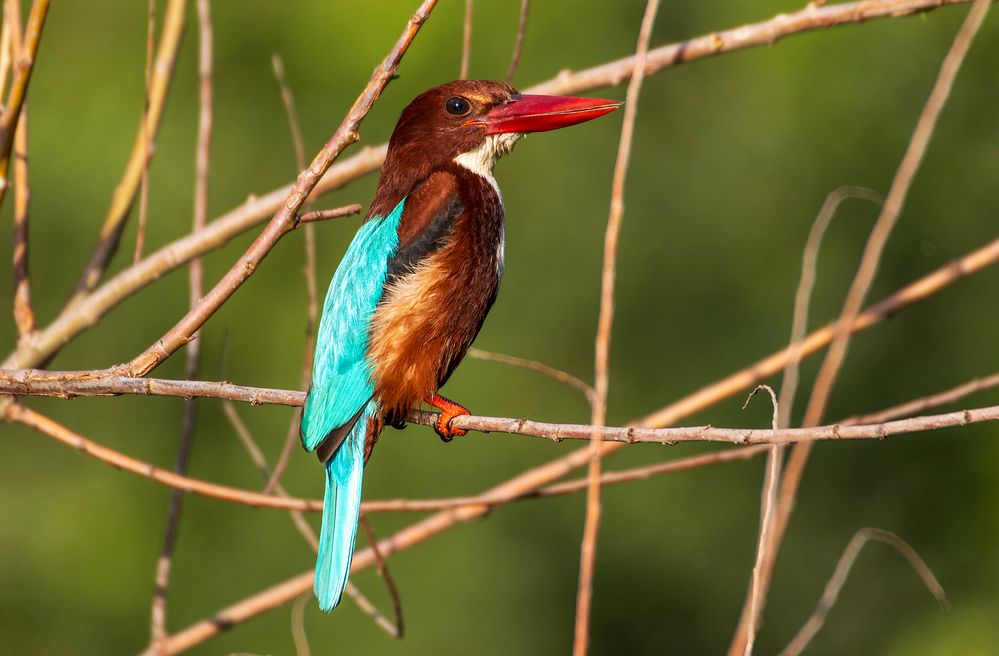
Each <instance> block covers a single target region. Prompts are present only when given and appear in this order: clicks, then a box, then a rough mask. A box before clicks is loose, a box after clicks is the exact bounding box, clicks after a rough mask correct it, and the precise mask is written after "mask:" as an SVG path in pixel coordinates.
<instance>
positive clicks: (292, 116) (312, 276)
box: [264, 55, 343, 494]
mask: <svg viewBox="0 0 999 656" xmlns="http://www.w3.org/2000/svg"><path fill="white" fill-rule="evenodd" d="M272 63H273V65H274V77H275V78H276V79H277V82H278V87H279V88H280V90H281V101H282V103H283V104H284V110H285V115H286V116H287V117H288V130H289V132H290V133H291V141H292V145H293V146H294V149H295V165H296V169H297V170H299V171H301V170H302V169H304V168H305V144H304V143H303V142H302V128H301V127H300V125H299V120H298V112H296V111H295V96H294V95H293V94H292V92H291V86H290V85H289V84H288V79H287V78H286V77H285V74H284V63H283V62H282V61H281V58H280V57H279V56H278V55H274V58H273V60H272ZM336 211H337V210H333V212H336ZM341 216H343V215H342V214H341ZM313 217H315V219H314V218H313ZM320 218H322V219H325V218H333V217H332V216H330V211H326V212H321V211H320V212H309V213H307V214H304V215H301V216H299V217H298V218H297V219H296V220H295V227H296V228H298V227H299V226H300V225H302V224H303V223H304V224H305V239H304V240H303V241H304V247H305V266H304V267H303V268H302V275H304V276H305V289H306V297H307V299H308V303H307V306H306V307H307V311H306V319H305V349H304V353H303V354H302V374H301V376H300V378H299V387H300V388H302V389H308V388H309V385H310V384H311V382H312V357H313V355H314V354H315V350H316V326H317V323H318V321H319V299H318V293H317V290H316V231H315V226H313V225H312V224H311V223H310V221H312V220H317V219H320ZM301 420H302V411H301V410H296V411H295V412H294V413H292V416H291V420H290V421H289V422H288V430H287V433H286V435H285V439H284V447H283V448H282V449H281V455H280V456H279V457H278V461H277V464H276V465H275V466H274V471H273V473H271V475H270V476H269V477H267V482H266V483H265V484H264V494H267V493H269V492H272V491H273V490H274V488H275V487H277V485H278V481H280V480H281V475H282V474H283V473H284V470H285V469H286V468H287V466H288V462H289V461H290V460H291V454H292V453H293V452H294V449H295V444H296V443H297V442H298V426H299V423H300V422H301Z"/></svg>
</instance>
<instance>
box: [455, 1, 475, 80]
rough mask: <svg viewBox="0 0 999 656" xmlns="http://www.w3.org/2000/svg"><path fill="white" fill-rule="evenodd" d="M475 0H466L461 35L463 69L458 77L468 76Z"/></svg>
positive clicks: (464, 77) (465, 77)
mask: <svg viewBox="0 0 999 656" xmlns="http://www.w3.org/2000/svg"><path fill="white" fill-rule="evenodd" d="M473 2H474V0H465V21H464V26H463V28H462V36H461V70H460V71H459V73H458V77H459V78H460V79H462V80H464V79H467V78H468V62H469V60H470V59H471V58H472V4H473Z"/></svg>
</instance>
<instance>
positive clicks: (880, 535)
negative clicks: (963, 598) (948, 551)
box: [780, 528, 949, 656]
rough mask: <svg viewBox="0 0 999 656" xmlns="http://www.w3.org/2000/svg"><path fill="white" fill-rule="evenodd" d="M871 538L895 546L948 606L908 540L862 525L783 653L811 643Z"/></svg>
mask: <svg viewBox="0 0 999 656" xmlns="http://www.w3.org/2000/svg"><path fill="white" fill-rule="evenodd" d="M871 540H875V541H877V542H883V543H885V544H887V545H889V546H890V547H893V548H894V549H895V551H897V552H898V554H899V555H900V556H902V557H903V558H905V559H906V560H907V561H908V562H909V565H910V566H911V567H912V569H913V570H915V572H916V574H917V575H918V576H919V578H920V579H922V581H923V584H924V585H925V586H926V588H927V589H928V590H929V591H930V594H932V595H933V596H934V598H936V600H937V602H938V603H939V604H940V607H941V608H942V609H944V610H946V609H947V608H948V606H949V604H948V602H947V593H946V592H944V589H943V586H942V585H940V581H938V580H937V577H936V576H934V575H933V571H932V570H931V569H930V568H929V566H928V565H927V564H926V562H925V561H923V559H922V558H920V557H919V554H918V553H916V550H915V549H913V548H912V546H910V545H909V543H908V542H906V541H905V540H903V539H902V538H900V537H898V536H897V535H896V534H894V533H892V532H891V531H886V530H884V529H880V528H862V529H860V530H859V531H857V532H856V534H854V536H853V538H852V539H851V540H850V543H849V544H848V545H847V546H846V549H845V550H844V551H843V555H842V556H840V559H839V562H838V563H836V569H835V571H834V572H833V575H832V577H831V578H830V579H829V582H828V583H826V588H825V591H824V592H823V593H822V597H821V598H820V599H819V603H818V604H817V605H816V607H815V610H814V611H813V612H812V615H811V616H810V617H809V618H808V621H807V622H805V625H804V626H802V627H801V630H799V631H798V633H797V634H796V635H795V636H794V638H793V639H792V640H791V642H790V644H788V646H787V647H785V648H784V650H783V651H782V652H780V656H798V654H800V653H801V652H803V651H804V650H805V647H807V646H808V643H809V642H811V640H812V638H814V637H815V634H816V633H818V632H819V629H821V628H822V625H823V624H825V621H826V616H827V615H828V614H829V611H830V610H832V607H833V606H835V605H836V600H837V599H838V598H839V593H840V590H842V589H843V586H844V585H845V584H846V579H847V577H848V576H849V575H850V570H851V569H852V568H853V564H854V563H855V562H856V560H857V556H859V555H860V551H861V550H862V549H863V548H864V545H866V544H867V543H868V542H870V541H871Z"/></svg>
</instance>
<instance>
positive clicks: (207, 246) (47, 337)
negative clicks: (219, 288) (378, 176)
mask: <svg viewBox="0 0 999 656" xmlns="http://www.w3.org/2000/svg"><path fill="white" fill-rule="evenodd" d="M380 161H381V158H380V153H379V152H378V151H376V150H370V149H368V150H365V151H364V152H363V153H361V157H360V158H357V157H355V158H354V161H353V162H351V163H350V164H349V165H348V166H346V167H344V168H343V169H340V170H339V171H336V174H335V175H333V176H330V175H328V176H327V178H326V179H328V180H331V181H332V184H331V188H332V187H333V186H338V185H340V184H343V183H344V178H350V179H353V176H354V175H355V173H356V171H357V167H358V166H360V167H362V168H365V169H366V170H374V168H376V167H377V164H378V163H379V162H380ZM334 168H336V167H334ZM331 173H333V169H331ZM283 193H287V189H282V190H279V191H277V192H273V193H272V194H270V196H268V197H266V198H261V199H253V200H251V201H248V202H247V204H246V205H244V206H243V207H241V208H238V209H236V210H233V211H232V212H229V213H228V214H226V215H224V216H223V217H221V218H219V219H216V220H215V221H213V222H211V223H209V224H208V226H207V227H206V228H205V229H204V230H202V231H200V232H198V233H193V234H189V235H187V236H186V237H182V238H181V239H178V240H177V241H175V242H172V243H170V244H167V245H166V246H164V247H163V248H160V249H159V250H157V251H156V252H154V253H151V254H149V255H148V256H147V257H146V258H145V259H143V260H142V262H140V263H139V264H138V265H136V266H133V267H129V268H127V269H125V270H124V271H122V272H121V273H119V274H118V275H116V276H115V277H114V278H112V279H111V280H109V281H107V282H106V283H104V284H103V285H102V286H101V287H100V288H98V289H97V290H95V291H94V292H93V293H92V294H90V295H89V296H86V297H85V298H84V299H83V300H82V301H80V302H79V303H77V304H76V305H74V306H73V307H72V308H71V309H69V310H67V311H65V312H63V313H62V314H60V315H59V318H57V319H56V320H55V321H54V322H52V323H51V324H49V325H48V326H47V327H46V328H44V329H43V330H40V331H39V332H37V333H36V334H35V335H34V337H33V338H32V339H31V340H29V341H28V342H27V343H24V344H19V345H18V347H17V349H16V350H15V351H14V352H13V353H11V354H10V355H8V356H7V359H6V360H4V362H3V364H2V365H0V366H2V367H4V368H22V367H31V366H36V365H38V364H40V363H41V362H42V361H44V360H45V359H47V358H49V357H51V355H52V354H53V353H55V352H56V351H58V350H59V349H60V348H62V346H63V345H64V344H65V343H66V342H68V341H69V340H71V339H73V338H74V337H75V336H77V335H79V334H80V333H81V332H83V331H84V330H86V329H87V328H90V327H91V326H93V325H95V324H96V323H97V322H98V321H100V319H101V317H102V316H103V315H104V314H105V313H107V312H108V311H109V310H110V309H111V308H113V307H114V306H116V305H117V304H118V303H120V302H121V301H123V300H124V299H126V298H128V297H130V296H131V295H132V294H134V293H135V292H137V291H138V290H140V289H142V288H143V287H145V286H146V285H149V284H150V283H153V282H155V281H156V280H159V279H160V278H161V277H162V276H163V275H164V274H165V273H167V272H170V271H173V270H174V269H177V268H179V267H181V266H183V265H184V264H185V263H187V262H189V261H191V260H192V259H194V258H195V257H198V256H199V255H203V254H205V253H207V252H208V251H210V250H212V249H215V248H221V247H222V246H224V245H225V244H226V243H228V241H229V240H230V239H232V238H233V237H235V236H236V235H238V234H240V233H242V232H244V231H245V230H246V229H247V228H250V227H252V226H253V225H255V224H256V223H259V216H258V213H259V211H260V207H261V206H264V207H269V206H270V205H271V203H272V202H274V203H276V202H279V201H278V199H277V198H276V196H278V195H279V194H283ZM360 210H361V207H360V205H349V206H347V207H344V208H342V211H343V212H345V215H346V214H355V213H357V212H359V211H360Z"/></svg>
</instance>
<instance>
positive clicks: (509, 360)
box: [467, 347, 593, 405]
mask: <svg viewBox="0 0 999 656" xmlns="http://www.w3.org/2000/svg"><path fill="white" fill-rule="evenodd" d="M467 355H468V357H470V358H473V359H475V360H486V361H488V362H500V363H502V364H508V365H510V366H513V367H520V368H522V369H528V370H530V371H534V372H537V373H539V374H541V375H542V376H547V377H549V378H551V379H552V380H557V381H558V382H560V383H565V384H566V385H568V386H569V387H571V388H573V389H576V390H579V391H580V392H582V393H583V396H584V397H586V402H587V403H589V404H591V405H592V404H593V388H592V387H590V386H589V385H588V384H586V383H585V382H584V381H582V380H580V379H579V378H576V377H575V376H573V375H572V374H570V373H567V372H565V371H562V370H561V369H556V368H555V367H550V366H548V365H547V364H545V363H543V362H538V361H537V360H528V359H526V358H518V357H516V356H514V355H507V354H505V353H495V352H493V351H486V350H484V349H480V348H475V347H472V348H470V349H468V353H467Z"/></svg>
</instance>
